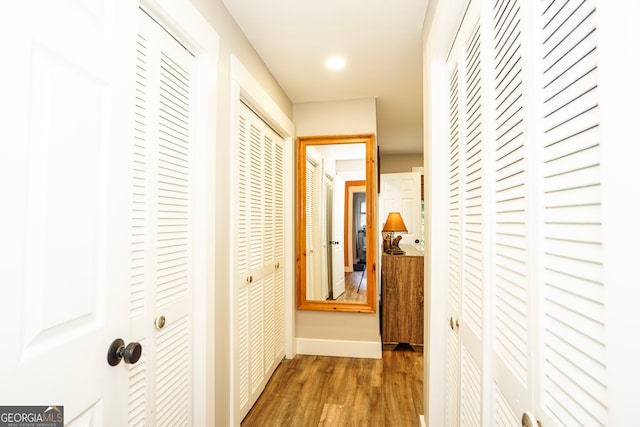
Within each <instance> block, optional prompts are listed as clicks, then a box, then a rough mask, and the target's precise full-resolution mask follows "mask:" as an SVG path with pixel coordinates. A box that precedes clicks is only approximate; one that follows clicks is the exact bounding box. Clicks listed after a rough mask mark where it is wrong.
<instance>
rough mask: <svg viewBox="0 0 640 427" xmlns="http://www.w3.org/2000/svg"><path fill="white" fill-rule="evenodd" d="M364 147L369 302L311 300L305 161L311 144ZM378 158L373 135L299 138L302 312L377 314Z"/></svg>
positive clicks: (298, 230)
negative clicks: (308, 271) (309, 292)
mask: <svg viewBox="0 0 640 427" xmlns="http://www.w3.org/2000/svg"><path fill="white" fill-rule="evenodd" d="M359 143H363V144H365V147H366V149H365V151H366V152H365V156H366V157H365V177H366V185H365V188H366V190H365V191H366V221H367V224H366V226H365V230H366V247H367V253H366V267H365V271H366V274H367V276H366V278H367V288H366V292H367V293H366V301H365V302H350V301H323V300H308V299H307V286H306V277H307V275H306V270H307V256H306V249H305V248H306V225H307V224H306V221H307V219H306V205H305V204H306V180H305V175H306V161H307V149H306V148H307V146H309V145H335V144H359ZM376 164H377V163H376V155H375V141H374V136H373V134H364V135H338V136H304V137H298V138H297V162H296V198H297V200H296V207H297V209H296V302H297V308H298V309H300V310H320V311H342V312H359V313H375V312H376V289H377V283H376V271H377V269H376V262H377V250H376V239H375V237H376V230H375V224H376V215H375V195H376V194H377V193H376V188H377V186H376V183H377V181H376V178H377V168H376Z"/></svg>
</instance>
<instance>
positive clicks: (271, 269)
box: [231, 104, 285, 421]
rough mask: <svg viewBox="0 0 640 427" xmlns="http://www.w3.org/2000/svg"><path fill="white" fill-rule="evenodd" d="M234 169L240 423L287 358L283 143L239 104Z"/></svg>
mask: <svg viewBox="0 0 640 427" xmlns="http://www.w3.org/2000/svg"><path fill="white" fill-rule="evenodd" d="M240 107H241V108H240V114H239V117H238V118H237V120H238V122H237V125H238V140H237V146H236V147H235V149H236V156H235V162H234V169H235V172H234V178H235V180H236V181H235V183H234V188H235V194H234V195H233V199H234V210H233V212H232V215H233V217H234V218H235V230H236V232H235V233H233V236H234V237H233V240H234V241H233V242H232V243H231V247H232V250H233V263H234V267H233V272H232V277H233V282H232V283H233V307H232V310H233V313H234V314H233V322H234V323H233V337H232V342H233V352H232V355H233V361H232V364H233V366H234V373H233V379H234V380H233V381H234V387H233V389H234V393H235V394H234V399H233V401H234V408H233V409H234V413H235V415H236V419H237V420H238V421H239V420H242V418H243V417H244V416H245V415H246V414H247V412H248V411H249V409H250V408H251V406H252V405H253V403H254V402H255V401H256V400H257V398H258V397H259V396H260V393H261V392H262V390H263V389H264V386H265V385H266V383H267V381H268V380H269V378H270V376H271V374H272V373H273V371H274V370H275V368H276V367H277V365H278V363H279V362H280V360H281V359H282V358H283V357H284V350H285V336H284V327H285V326H284V324H285V318H284V315H285V314H284V313H285V306H284V194H283V193H284V163H283V161H284V151H283V139H282V138H281V137H280V136H279V135H278V134H276V133H275V132H274V131H273V130H272V129H271V128H270V127H269V126H268V125H267V124H266V123H264V122H263V121H262V120H261V119H260V118H259V117H258V116H257V115H256V114H255V113H254V112H253V111H251V110H250V109H249V108H248V107H247V106H246V105H244V104H241V105H240Z"/></svg>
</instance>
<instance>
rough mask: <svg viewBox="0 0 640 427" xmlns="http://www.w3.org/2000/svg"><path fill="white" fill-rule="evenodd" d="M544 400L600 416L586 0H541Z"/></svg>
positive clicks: (565, 416)
mask: <svg viewBox="0 0 640 427" xmlns="http://www.w3.org/2000/svg"><path fill="white" fill-rule="evenodd" d="M542 5H543V14H542V21H543V22H542V24H543V29H542V39H543V44H542V49H543V85H544V86H543V99H544V104H543V115H544V118H543V131H544V138H543V149H542V157H543V159H542V160H543V169H542V172H543V176H544V180H543V181H544V182H543V195H542V204H543V219H544V229H543V239H544V240H543V252H544V256H543V265H544V268H545V272H544V288H543V295H544V305H543V311H544V315H545V318H544V319H543V321H544V325H545V334H544V335H543V344H544V357H543V360H542V367H541V369H542V372H541V374H542V375H543V391H542V394H543V396H544V397H543V399H542V401H543V402H544V405H545V407H546V409H547V410H548V412H549V413H550V414H552V416H554V417H556V419H557V420H559V422H560V423H562V424H565V425H607V424H608V423H607V401H606V393H607V385H606V384H607V382H606V365H605V355H606V348H605V344H604V343H605V327H604V284H603V258H602V226H601V208H600V207H601V189H600V163H599V158H600V152H599V137H598V100H597V96H598V86H597V75H596V72H597V56H596V55H597V53H596V46H597V40H596V17H595V2H594V1H581V2H560V1H546V0H545V1H543V2H542Z"/></svg>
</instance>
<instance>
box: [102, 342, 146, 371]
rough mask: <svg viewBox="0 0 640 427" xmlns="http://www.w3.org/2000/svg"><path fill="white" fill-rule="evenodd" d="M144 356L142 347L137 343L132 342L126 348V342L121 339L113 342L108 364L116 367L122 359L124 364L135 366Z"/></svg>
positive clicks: (108, 352) (108, 353) (108, 354)
mask: <svg viewBox="0 0 640 427" xmlns="http://www.w3.org/2000/svg"><path fill="white" fill-rule="evenodd" d="M140 356H142V346H141V345H140V343H137V342H130V343H129V344H127V346H126V347H125V345H124V341H123V340H122V339H121V338H116V339H115V340H113V342H112V343H111V345H110V346H109V351H107V362H109V365H111V366H116V365H117V364H118V363H120V361H122V359H124V363H126V364H128V365H133V364H134V363H136V362H137V361H138V360H140Z"/></svg>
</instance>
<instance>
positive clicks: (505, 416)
mask: <svg viewBox="0 0 640 427" xmlns="http://www.w3.org/2000/svg"><path fill="white" fill-rule="evenodd" d="M493 385H494V387H493V393H494V396H495V397H494V418H493V419H494V422H495V426H496V427H513V426H517V425H520V424H521V423H522V421H521V420H520V419H519V418H518V417H517V416H516V415H515V414H514V413H513V411H512V410H511V407H510V406H509V402H507V399H505V397H504V395H503V394H502V391H501V390H500V387H499V386H498V384H496V383H494V384H493Z"/></svg>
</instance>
